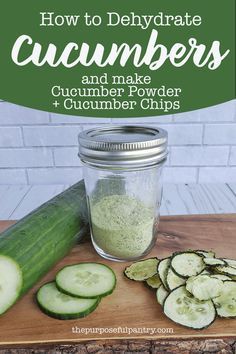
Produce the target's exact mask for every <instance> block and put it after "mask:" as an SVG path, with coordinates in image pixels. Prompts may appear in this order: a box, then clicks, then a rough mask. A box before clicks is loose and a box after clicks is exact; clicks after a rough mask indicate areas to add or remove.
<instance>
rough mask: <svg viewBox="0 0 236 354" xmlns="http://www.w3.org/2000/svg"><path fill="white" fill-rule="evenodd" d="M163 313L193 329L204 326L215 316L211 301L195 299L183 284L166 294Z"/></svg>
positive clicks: (210, 322)
mask: <svg viewBox="0 0 236 354" xmlns="http://www.w3.org/2000/svg"><path fill="white" fill-rule="evenodd" d="M164 313H165V315H166V316H167V317H169V318H170V319H171V320H172V321H174V322H176V323H178V324H181V325H182V326H185V327H189V328H193V329H203V328H206V327H208V326H209V325H210V324H212V323H213V322H214V320H215V318H216V310H215V307H214V305H213V302H212V301H211V300H207V301H199V300H197V299H195V298H194V297H193V296H192V295H191V294H190V293H189V292H188V291H187V290H186V288H185V286H184V285H181V286H180V287H179V288H177V289H174V290H173V291H172V292H171V293H170V294H169V295H168V296H167V298H166V299H165V301H164Z"/></svg>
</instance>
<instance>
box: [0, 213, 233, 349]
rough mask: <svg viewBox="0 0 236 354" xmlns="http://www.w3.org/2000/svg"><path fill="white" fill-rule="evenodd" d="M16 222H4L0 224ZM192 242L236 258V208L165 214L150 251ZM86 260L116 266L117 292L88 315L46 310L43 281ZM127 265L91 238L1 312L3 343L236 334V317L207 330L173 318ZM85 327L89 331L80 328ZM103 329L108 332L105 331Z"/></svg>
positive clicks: (164, 253) (162, 253) (191, 245)
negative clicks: (104, 253) (38, 299)
mask: <svg viewBox="0 0 236 354" xmlns="http://www.w3.org/2000/svg"><path fill="white" fill-rule="evenodd" d="M11 223H12V222H9V221H2V222H0V230H1V231H2V230H3V229H5V228H7V227H8V226H10V225H11ZM188 248H192V249H211V248H213V249H214V250H215V251H216V253H217V255H219V256H224V257H234V258H236V252H235V251H236V214H234V215H213V216H178V217H169V216H168V217H163V218H161V223H160V232H159V237H158V240H157V243H156V247H155V248H154V249H153V251H152V252H151V254H150V255H149V256H157V257H160V258H161V257H166V256H168V255H169V254H170V253H172V252H173V251H179V250H184V249H188ZM83 261H95V262H96V261H98V262H101V261H102V262H104V263H105V264H108V265H109V266H111V267H112V268H113V269H114V271H115V272H116V275H117V279H118V283H117V288H116V290H115V291H114V293H113V294H112V295H110V296H108V297H106V298H104V299H103V300H102V302H101V304H100V305H99V307H98V308H97V309H96V310H95V312H93V313H92V314H90V315H89V316H88V317H85V318H83V319H78V320H71V321H59V320H55V319H52V318H50V317H47V316H46V315H44V314H43V313H41V311H40V310H39V309H38V307H37V305H36V304H35V302H34V293H35V292H36V290H37V289H38V288H39V286H40V285H41V284H43V283H45V282H46V281H49V280H52V279H54V276H55V274H56V272H57V271H58V269H60V268H61V267H63V266H65V265H66V264H71V263H76V262H83ZM125 266H126V264H125V263H116V262H110V261H106V260H102V259H101V258H100V257H99V256H98V255H97V254H96V253H95V251H94V250H93V248H92V246H91V244H90V243H89V242H87V243H84V244H81V245H78V246H77V247H75V248H74V249H73V250H72V252H71V253H70V254H69V255H68V256H67V257H66V258H65V259H63V260H62V261H61V262H60V263H59V264H57V266H55V268H54V269H52V270H51V272H49V274H47V275H46V276H45V277H44V279H42V281H40V282H39V283H38V284H37V285H36V286H35V288H34V289H32V290H31V291H30V292H29V293H28V294H27V295H26V296H24V297H23V298H22V299H21V300H20V301H19V302H18V303H17V304H16V305H15V306H14V307H13V308H11V310H10V311H8V312H7V313H6V314H5V315H3V316H2V317H1V318H0V328H1V331H0V344H1V345H3V344H4V345H6V344H17V345H19V344H25V343H29V344H31V343H72V342H79V341H88V340H97V339H102V340H104V339H122V338H123V339H136V338H140V339H141V338H142V339H153V340H154V339H160V338H165V339H170V338H173V339H174V338H175V339H183V338H207V337H213V338H222V337H236V319H231V320H227V319H217V320H216V321H215V322H214V324H213V325H211V326H210V327H209V328H208V329H205V330H202V331H194V330H190V329H187V328H185V327H182V326H179V325H177V324H175V323H173V322H172V321H170V320H169V319H168V318H166V317H165V315H164V314H163V313H162V310H161V307H160V306H159V305H158V304H157V302H156V298H155V291H152V290H150V289H148V288H147V287H146V286H145V285H144V284H142V283H137V282H133V281H130V280H128V279H126V278H125V277H124V276H123V274H122V272H123V269H124V267H125ZM73 328H74V329H77V333H73ZM95 328H97V330H95ZM148 328H151V329H154V330H155V331H156V333H155V334H151V332H149V333H148ZM79 331H80V332H85V331H88V333H87V334H85V333H78V332H79ZM92 331H93V333H91V332H92ZM96 331H97V333H96ZM98 331H99V332H102V331H104V333H102V334H100V333H99V332H98ZM128 331H130V334H129V333H128ZM138 331H139V332H140V333H138ZM143 331H145V332H146V333H145V332H143ZM142 332H143V333H142Z"/></svg>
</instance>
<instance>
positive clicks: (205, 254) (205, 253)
mask: <svg viewBox="0 0 236 354" xmlns="http://www.w3.org/2000/svg"><path fill="white" fill-rule="evenodd" d="M194 252H196V253H198V254H200V255H201V256H203V257H207V258H214V257H215V252H213V251H205V250H196V251H194Z"/></svg>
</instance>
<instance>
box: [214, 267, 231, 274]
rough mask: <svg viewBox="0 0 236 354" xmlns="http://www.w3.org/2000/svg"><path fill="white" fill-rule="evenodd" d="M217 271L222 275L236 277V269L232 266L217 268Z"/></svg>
mask: <svg viewBox="0 0 236 354" xmlns="http://www.w3.org/2000/svg"><path fill="white" fill-rule="evenodd" d="M214 269H215V271H216V272H217V273H220V274H224V275H229V276H236V268H233V267H230V266H216V267H215V268H214Z"/></svg>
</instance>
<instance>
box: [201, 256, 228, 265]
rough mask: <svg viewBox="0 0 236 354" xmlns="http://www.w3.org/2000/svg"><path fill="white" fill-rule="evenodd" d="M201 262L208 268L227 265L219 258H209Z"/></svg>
mask: <svg viewBox="0 0 236 354" xmlns="http://www.w3.org/2000/svg"><path fill="white" fill-rule="evenodd" d="M203 261H204V263H205V264H206V265H208V266H218V265H219V266H224V265H227V263H226V262H225V260H224V259H220V258H211V257H205V258H203Z"/></svg>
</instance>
